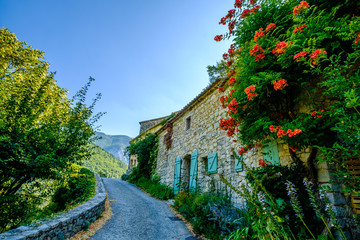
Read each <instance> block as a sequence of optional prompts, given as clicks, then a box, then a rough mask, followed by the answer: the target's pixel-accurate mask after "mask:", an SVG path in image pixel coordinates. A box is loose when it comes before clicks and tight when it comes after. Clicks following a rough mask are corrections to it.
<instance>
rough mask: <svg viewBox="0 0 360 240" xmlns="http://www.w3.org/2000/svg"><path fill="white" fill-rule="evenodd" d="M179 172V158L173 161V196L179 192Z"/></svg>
mask: <svg viewBox="0 0 360 240" xmlns="http://www.w3.org/2000/svg"><path fill="white" fill-rule="evenodd" d="M180 172H181V158H176V159H175V169H174V194H175V195H176V194H178V193H179V190H180V179H181V178H180V177H181V175H180Z"/></svg>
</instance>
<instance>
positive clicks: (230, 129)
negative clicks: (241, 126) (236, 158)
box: [219, 118, 237, 137]
mask: <svg viewBox="0 0 360 240" xmlns="http://www.w3.org/2000/svg"><path fill="white" fill-rule="evenodd" d="M236 126H237V122H236V121H235V119H234V118H229V119H223V118H221V119H220V123H219V127H220V129H222V130H227V135H228V136H229V137H231V136H232V135H234V133H235V128H236Z"/></svg>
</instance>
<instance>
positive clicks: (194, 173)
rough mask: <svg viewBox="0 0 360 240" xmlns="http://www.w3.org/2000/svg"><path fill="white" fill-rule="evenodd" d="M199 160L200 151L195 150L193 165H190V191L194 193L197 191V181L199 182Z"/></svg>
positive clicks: (192, 159) (192, 155)
mask: <svg viewBox="0 0 360 240" xmlns="http://www.w3.org/2000/svg"><path fill="white" fill-rule="evenodd" d="M197 159H198V151H197V150H195V152H193V154H191V163H190V182H189V189H190V191H192V192H195V191H196V180H197Z"/></svg>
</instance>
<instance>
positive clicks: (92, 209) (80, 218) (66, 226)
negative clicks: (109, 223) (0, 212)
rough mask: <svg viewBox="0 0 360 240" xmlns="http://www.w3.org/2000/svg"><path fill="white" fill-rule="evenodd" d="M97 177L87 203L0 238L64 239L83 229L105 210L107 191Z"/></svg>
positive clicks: (4, 234) (20, 239)
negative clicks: (91, 195) (93, 191)
mask: <svg viewBox="0 0 360 240" xmlns="http://www.w3.org/2000/svg"><path fill="white" fill-rule="evenodd" d="M95 177H96V182H97V185H96V194H95V196H94V197H93V198H92V199H91V200H89V201H87V202H86V203H84V204H82V205H80V206H78V207H76V208H74V209H72V210H70V211H68V212H65V213H62V214H59V215H57V216H56V217H55V218H54V219H52V220H49V221H45V222H43V223H42V225H40V226H36V227H31V226H21V227H18V228H16V229H13V230H10V231H7V232H5V233H2V234H0V239H7V240H33V239H34V240H64V239H68V238H70V237H72V236H74V235H75V234H76V233H77V232H79V231H80V230H83V229H84V228H85V227H86V226H88V224H89V223H90V222H93V221H95V220H96V219H97V218H98V217H99V216H100V215H101V214H102V213H103V212H104V210H105V200H106V193H105V188H104V184H103V182H102V180H101V178H100V176H99V174H97V173H95Z"/></svg>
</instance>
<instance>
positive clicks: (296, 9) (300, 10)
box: [293, 1, 310, 16]
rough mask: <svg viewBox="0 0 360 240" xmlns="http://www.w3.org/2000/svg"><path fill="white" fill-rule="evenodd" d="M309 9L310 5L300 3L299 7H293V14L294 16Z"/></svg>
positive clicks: (304, 2) (303, 2)
mask: <svg viewBox="0 0 360 240" xmlns="http://www.w3.org/2000/svg"><path fill="white" fill-rule="evenodd" d="M309 7H310V5H309V4H308V3H307V2H306V1H301V2H300V5H298V6H296V7H294V10H293V14H294V15H295V16H296V15H298V14H299V13H301V12H302V11H304V10H305V9H307V8H309Z"/></svg>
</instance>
